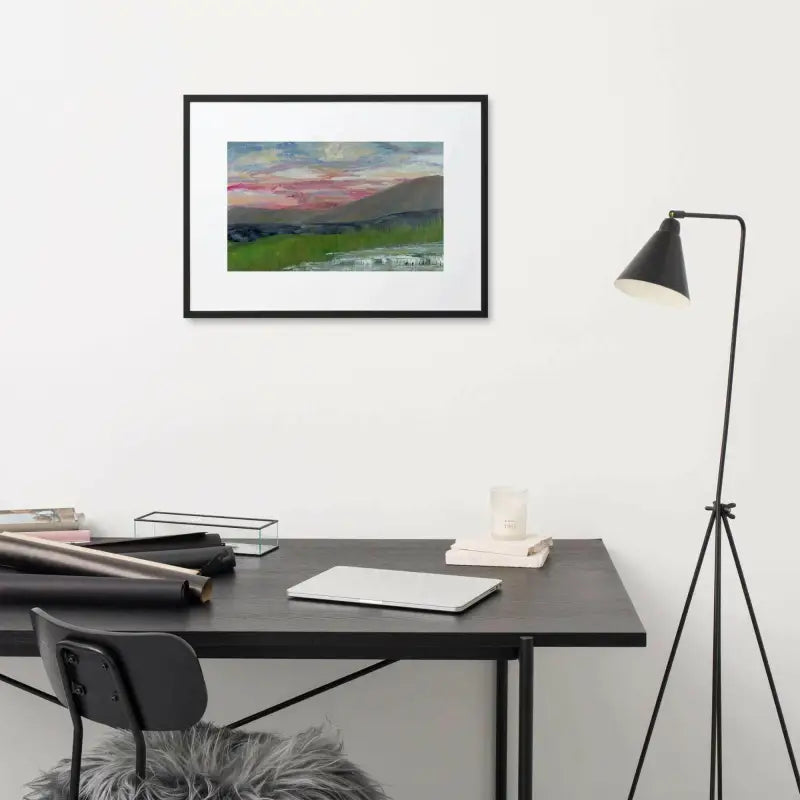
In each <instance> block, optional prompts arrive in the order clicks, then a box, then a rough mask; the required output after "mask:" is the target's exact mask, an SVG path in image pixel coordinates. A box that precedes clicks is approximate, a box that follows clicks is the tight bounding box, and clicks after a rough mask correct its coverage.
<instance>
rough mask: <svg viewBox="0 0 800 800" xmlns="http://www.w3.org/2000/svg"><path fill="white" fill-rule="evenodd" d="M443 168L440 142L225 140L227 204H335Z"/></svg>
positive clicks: (277, 206) (323, 206)
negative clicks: (226, 148) (226, 143)
mask: <svg viewBox="0 0 800 800" xmlns="http://www.w3.org/2000/svg"><path fill="white" fill-rule="evenodd" d="M442 172H443V148H442V143H441V142H228V205H229V206H230V207H249V208H266V209H288V208H292V209H298V210H314V209H326V208H333V207H335V206H338V205H342V204H343V203H349V202H352V201H354V200H359V199H361V198H362V197H367V196H368V195H371V194H374V193H375V192H379V191H382V190H383V189H388V188H389V187H391V186H394V185H396V184H398V183H401V182H402V181H406V180H412V179H414V178H421V177H424V176H427V175H441V174H442Z"/></svg>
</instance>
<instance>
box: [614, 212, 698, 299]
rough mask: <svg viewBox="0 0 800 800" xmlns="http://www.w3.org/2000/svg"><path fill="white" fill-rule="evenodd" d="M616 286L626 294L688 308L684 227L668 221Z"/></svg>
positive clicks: (672, 220) (621, 276)
mask: <svg viewBox="0 0 800 800" xmlns="http://www.w3.org/2000/svg"><path fill="white" fill-rule="evenodd" d="M614 286H616V287H617V289H619V290H620V291H623V292H625V294H629V295H632V296H633V297H641V298H643V299H645V300H651V301H652V302H654V303H660V304H661V305H665V306H688V305H689V285H688V283H687V281H686V265H685V264H684V263H683V247H682V245H681V224H680V222H678V220H677V219H672V218H668V219H665V220H664V221H663V222H662V223H661V227H660V228H659V229H658V230H657V231H656V232H655V233H654V234H653V235H652V236H651V237H650V239H649V240H648V241H647V244H645V246H644V247H643V248H642V249H641V250H640V251H639V252H638V253H637V254H636V257H635V258H634V259H633V261H631V263H630V264H629V265H628V267H627V268H626V269H625V271H624V272H623V273H622V275H620V276H619V278H617V280H616V281H615V282H614Z"/></svg>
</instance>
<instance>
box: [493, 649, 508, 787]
mask: <svg viewBox="0 0 800 800" xmlns="http://www.w3.org/2000/svg"><path fill="white" fill-rule="evenodd" d="M507 791H508V661H506V660H505V659H503V660H498V661H497V670H496V679H495V699H494V797H495V800H506V795H507Z"/></svg>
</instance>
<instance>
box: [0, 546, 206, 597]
mask: <svg viewBox="0 0 800 800" xmlns="http://www.w3.org/2000/svg"><path fill="white" fill-rule="evenodd" d="M0 564H3V565H5V566H8V567H13V568H14V569H17V570H19V571H20V572H34V573H48V574H53V575H92V576H97V577H104V578H149V579H161V580H173V581H185V582H186V583H187V584H188V586H189V591H190V592H191V594H192V595H193V596H194V597H196V598H197V599H198V600H201V601H202V602H206V601H207V600H209V599H210V597H211V581H210V579H209V578H206V577H205V576H203V575H198V574H197V571H196V570H190V569H184V568H183V567H173V566H171V565H169V564H157V563H156V562H154V561H145V560H144V559H139V558H131V557H130V556H127V555H124V554H122V553H104V552H102V551H100V550H88V549H87V548H85V547H77V546H76V545H74V544H65V543H63V542H50V541H45V540H43V539H35V538H31V537H26V536H21V535H18V534H15V533H0Z"/></svg>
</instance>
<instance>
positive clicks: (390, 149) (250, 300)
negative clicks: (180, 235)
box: [183, 95, 488, 317]
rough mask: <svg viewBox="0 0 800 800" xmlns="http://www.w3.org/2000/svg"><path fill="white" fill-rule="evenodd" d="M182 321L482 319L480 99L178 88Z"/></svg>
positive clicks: (484, 247) (483, 144)
mask: <svg viewBox="0 0 800 800" xmlns="http://www.w3.org/2000/svg"><path fill="white" fill-rule="evenodd" d="M183 121H184V187H183V188H184V221H183V224H184V287H183V315H184V317H487V316H488V263H487V262H488V258H487V256H488V240H487V234H488V231H487V227H488V225H487V221H488V209H487V179H488V157H487V154H488V100H487V97H486V96H485V95H420V96H416V95H341V96H329V95H186V96H184V120H183Z"/></svg>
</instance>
